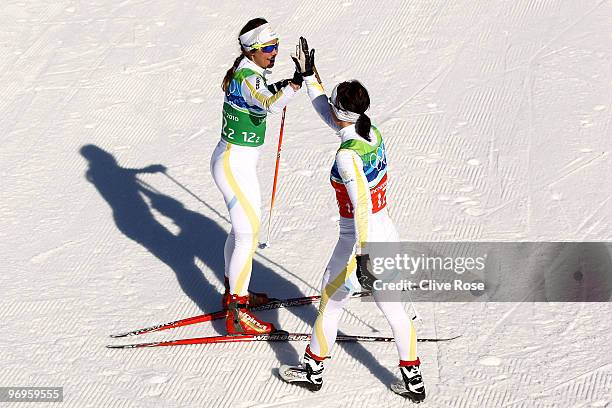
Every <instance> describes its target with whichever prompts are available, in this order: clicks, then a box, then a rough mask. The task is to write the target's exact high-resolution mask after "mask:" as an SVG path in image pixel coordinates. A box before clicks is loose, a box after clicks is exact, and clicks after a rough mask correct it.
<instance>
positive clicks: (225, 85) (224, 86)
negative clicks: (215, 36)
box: [221, 18, 268, 92]
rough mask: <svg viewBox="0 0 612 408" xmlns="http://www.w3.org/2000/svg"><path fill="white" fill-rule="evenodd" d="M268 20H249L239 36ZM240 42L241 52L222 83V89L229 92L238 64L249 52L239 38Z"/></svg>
mask: <svg viewBox="0 0 612 408" xmlns="http://www.w3.org/2000/svg"><path fill="white" fill-rule="evenodd" d="M267 22H268V21H267V20H266V19H265V18H254V19H252V20H249V22H248V23H246V24H245V26H244V27H242V30H240V34H238V37H240V36H241V35H242V34H244V33H247V32H249V31H251V30H252V29H254V28H257V27H259V26H260V25H263V24H266V23H267ZM238 44H239V45H240V51H241V53H240V55H239V56H238V57H236V59H235V60H234V65H232V67H231V68H230V69H228V70H227V72H226V73H225V77H224V78H223V82H222V83H221V89H223V92H227V88H229V84H230V82H232V78H233V77H234V73H235V72H236V68H238V65H240V61H242V58H244V57H246V56H247V52H246V51H245V50H244V49H243V48H242V44H240V38H239V39H238Z"/></svg>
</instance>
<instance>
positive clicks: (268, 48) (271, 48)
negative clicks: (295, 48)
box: [255, 43, 278, 54]
mask: <svg viewBox="0 0 612 408" xmlns="http://www.w3.org/2000/svg"><path fill="white" fill-rule="evenodd" d="M255 49H256V50H261V52H263V53H266V54H270V53H271V52H274V50H278V43H276V44H270V45H264V46H259V47H256V48H255Z"/></svg>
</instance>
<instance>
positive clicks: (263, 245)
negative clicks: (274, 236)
mask: <svg viewBox="0 0 612 408" xmlns="http://www.w3.org/2000/svg"><path fill="white" fill-rule="evenodd" d="M286 113H287V107H286V106H285V107H284V108H283V116H282V118H281V125H280V135H279V136H278V148H277V150H276V167H275V168H274V182H273V183H272V197H271V198H270V212H269V214H268V236H267V239H266V242H260V243H259V248H260V249H264V248H267V247H269V246H270V226H271V225H272V209H273V208H274V200H275V199H276V183H277V181H278V166H279V164H280V157H281V147H282V145H283V130H284V129H285V114H286Z"/></svg>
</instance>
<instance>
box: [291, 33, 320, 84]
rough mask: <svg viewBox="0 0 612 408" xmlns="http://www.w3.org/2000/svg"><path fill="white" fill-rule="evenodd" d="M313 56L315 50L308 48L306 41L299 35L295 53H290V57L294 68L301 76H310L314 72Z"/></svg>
mask: <svg viewBox="0 0 612 408" xmlns="http://www.w3.org/2000/svg"><path fill="white" fill-rule="evenodd" d="M314 56H315V50H314V48H313V49H312V50H310V51H309V50H308V41H306V39H305V38H304V37H300V43H299V44H298V45H297V46H296V47H295V55H293V54H292V55H291V59H293V62H294V63H295V69H296V71H298V72H299V73H300V74H302V76H310V75H313V74H314V66H315V62H314Z"/></svg>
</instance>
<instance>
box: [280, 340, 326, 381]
mask: <svg viewBox="0 0 612 408" xmlns="http://www.w3.org/2000/svg"><path fill="white" fill-rule="evenodd" d="M323 360H325V357H324V358H321V357H318V356H316V355H314V354H313V353H312V352H311V351H310V346H308V347H306V351H305V352H304V358H303V359H302V363H301V364H300V365H298V366H289V365H284V364H283V365H281V366H280V368H279V369H278V374H279V375H280V376H281V378H282V379H283V381H285V382H288V383H293V384H296V385H299V386H301V387H304V388H307V389H309V390H310V391H319V390H320V389H321V387H322V386H323V370H324V368H325V367H324V366H323Z"/></svg>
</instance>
